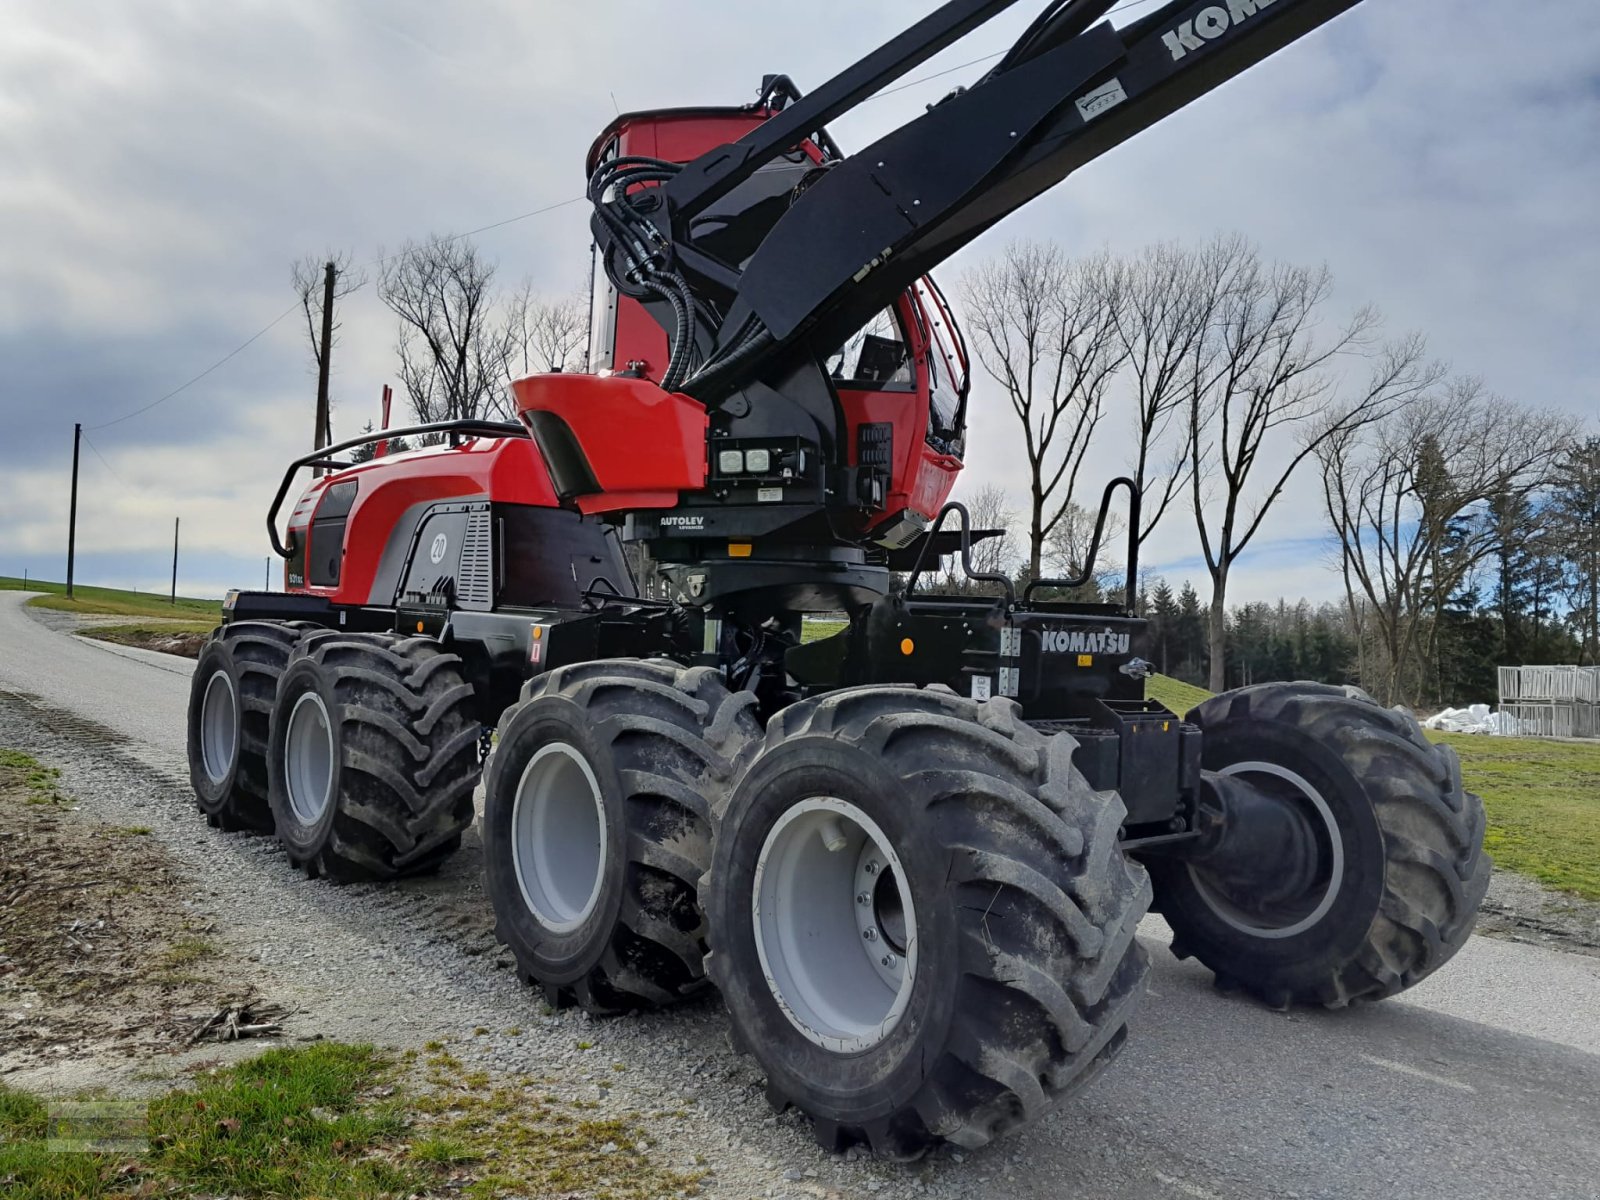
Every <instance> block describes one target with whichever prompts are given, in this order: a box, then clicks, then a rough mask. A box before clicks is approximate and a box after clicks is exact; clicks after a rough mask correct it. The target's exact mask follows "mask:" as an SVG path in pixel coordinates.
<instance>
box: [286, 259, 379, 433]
mask: <svg viewBox="0 0 1600 1200" xmlns="http://www.w3.org/2000/svg"><path fill="white" fill-rule="evenodd" d="M328 263H332V264H333V269H334V284H333V299H334V304H335V306H336V307H335V310H334V311H335V314H336V315H335V316H334V320H333V337H332V338H331V339H330V340H331V341H332V343H333V344H334V345H338V343H339V319H338V316H337V312H338V309H337V304H338V302H339V301H340V300H343V299H344V298H345V297H346V296H348V295H350V294H351V293H352V292H355V291H359V290H360V289H361V288H363V287H365V286H366V284H367V277H366V274H365V272H363V271H361V270H360V269H359V268H355V267H352V266H351V263H350V252H349V251H348V250H339V251H333V250H330V251H328V252H327V253H326V254H323V255H315V254H308V255H306V256H305V257H304V258H302V259H298V260H297V261H295V262H294V263H291V264H290V266H289V283H290V286H292V287H293V288H294V294H295V296H296V297H298V298H299V300H300V311H301V313H302V314H303V315H304V316H305V320H306V343H307V345H308V346H309V347H310V349H311V370H312V373H313V374H316V373H319V372H320V371H321V370H322V356H323V354H324V353H325V350H324V347H323V345H322V299H323V293H324V291H325V288H324V275H323V273H324V271H325V270H326V269H327V264H328ZM328 410H329V414H330V419H329V422H328V424H329V428H328V429H325V430H323V436H324V444H328V443H331V442H332V441H333V432H332V424H333V422H332V419H331V414H332V411H333V399H332V397H331V396H330V397H329V399H328ZM313 415H314V414H313ZM313 424H315V422H314V421H313Z"/></svg>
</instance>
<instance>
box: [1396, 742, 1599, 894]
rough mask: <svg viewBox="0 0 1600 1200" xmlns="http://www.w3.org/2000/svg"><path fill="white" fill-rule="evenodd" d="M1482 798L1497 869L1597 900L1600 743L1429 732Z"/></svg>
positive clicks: (1486, 838) (1488, 844) (1491, 851)
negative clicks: (1446, 748)
mask: <svg viewBox="0 0 1600 1200" xmlns="http://www.w3.org/2000/svg"><path fill="white" fill-rule="evenodd" d="M1428 737H1429V739H1430V740H1432V741H1435V742H1443V743H1444V744H1445V745H1447V746H1452V747H1454V748H1455V752H1456V753H1457V754H1458V755H1460V757H1461V778H1462V782H1463V783H1465V784H1466V786H1467V788H1468V790H1470V791H1474V792H1477V793H1478V795H1480V796H1482V797H1483V807H1484V809H1485V810H1486V812H1487V813H1488V817H1489V829H1488V833H1487V835H1486V837H1485V839H1484V844H1485V845H1486V846H1487V848H1488V850H1489V853H1490V854H1492V855H1493V856H1494V860H1495V864H1496V865H1497V866H1500V867H1503V868H1504V869H1506V870H1508V871H1515V872H1517V874H1519V875H1528V876H1530V877H1532V878H1534V879H1537V880H1538V881H1539V882H1540V883H1542V884H1544V885H1546V886H1547V887H1552V888H1556V889H1559V890H1560V891H1564V892H1571V893H1572V894H1574V895H1577V896H1582V897H1583V898H1584V899H1586V900H1600V744H1594V743H1590V744H1584V743H1580V742H1546V741H1540V740H1538V739H1535V738H1501V737H1484V736H1482V735H1473V734H1461V733H1429V734H1428Z"/></svg>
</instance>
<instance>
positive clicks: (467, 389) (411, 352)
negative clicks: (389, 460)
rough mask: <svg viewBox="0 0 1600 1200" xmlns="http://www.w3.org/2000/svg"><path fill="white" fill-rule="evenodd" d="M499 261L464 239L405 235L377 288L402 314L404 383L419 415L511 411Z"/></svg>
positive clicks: (423, 417)
mask: <svg viewBox="0 0 1600 1200" xmlns="http://www.w3.org/2000/svg"><path fill="white" fill-rule="evenodd" d="M493 281H494V264H493V263H491V262H489V261H487V260H486V259H484V258H482V257H481V256H480V255H479V254H478V250H477V248H476V247H475V246H473V245H472V243H471V242H469V241H467V240H466V239H464V238H448V237H441V236H439V235H437V234H435V235H432V236H430V237H429V238H427V240H425V241H422V242H408V243H407V244H406V245H405V246H403V247H402V248H401V250H400V252H399V253H398V254H396V255H393V256H392V257H390V258H388V259H386V260H385V262H384V265H383V269H382V272H381V274H380V275H379V278H378V295H379V297H380V298H381V299H382V300H383V302H384V303H385V304H386V305H388V306H389V308H390V310H391V311H392V312H393V313H394V314H395V316H396V317H398V318H399V327H400V328H399V335H398V340H397V342H396V346H395V348H396V351H397V352H398V354H399V356H400V383H401V386H403V387H404V388H405V389H406V396H407V398H408V399H409V400H410V403H411V408H412V411H413V412H414V413H415V414H416V417H417V419H418V420H419V421H445V420H458V419H471V418H479V417H487V416H509V415H510V412H511V410H510V408H509V406H508V405H507V403H506V398H505V390H504V388H503V386H502V384H503V381H504V380H505V376H506V359H507V355H508V353H509V338H508V335H507V332H506V328H505V326H504V324H503V323H501V322H499V321H497V320H496V319H495V313H494V303H495V296H494V293H493V291H492V290H491V284H492V283H493Z"/></svg>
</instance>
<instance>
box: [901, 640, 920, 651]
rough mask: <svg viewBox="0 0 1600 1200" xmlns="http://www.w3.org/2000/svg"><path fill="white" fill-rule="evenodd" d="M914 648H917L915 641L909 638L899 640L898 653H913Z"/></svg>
mask: <svg viewBox="0 0 1600 1200" xmlns="http://www.w3.org/2000/svg"><path fill="white" fill-rule="evenodd" d="M916 649H917V644H916V643H915V642H913V641H912V640H911V639H910V638H902V639H901V640H900V653H901V654H906V655H910V654H914V653H915V652H916Z"/></svg>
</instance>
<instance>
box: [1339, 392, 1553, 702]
mask: <svg viewBox="0 0 1600 1200" xmlns="http://www.w3.org/2000/svg"><path fill="white" fill-rule="evenodd" d="M1572 432H1573V423H1572V422H1571V420H1570V419H1568V418H1566V417H1562V416H1558V415H1555V414H1551V413H1545V412H1537V411H1532V410H1529V409H1526V408H1522V407H1519V406H1517V405H1514V404H1511V403H1508V402H1507V401H1505V400H1503V399H1501V398H1500V397H1498V396H1493V395H1490V394H1488V393H1487V392H1486V391H1485V390H1484V387H1483V385H1482V383H1481V382H1480V381H1478V380H1476V379H1454V380H1452V381H1450V383H1449V385H1448V387H1446V388H1445V389H1443V390H1442V391H1437V392H1433V393H1431V394H1429V395H1427V396H1425V397H1423V398H1422V399H1419V400H1418V401H1417V402H1416V403H1414V404H1411V405H1408V406H1405V407H1403V408H1400V409H1396V410H1392V411H1390V412H1388V413H1386V414H1385V415H1384V416H1383V417H1382V418H1381V419H1379V420H1377V421H1373V422H1368V423H1366V424H1364V425H1359V426H1357V425H1346V426H1344V427H1342V428H1339V429H1338V430H1336V431H1335V432H1334V433H1333V434H1332V435H1331V436H1330V437H1328V438H1327V439H1325V440H1324V441H1323V442H1322V443H1321V444H1320V445H1319V446H1318V447H1317V451H1316V453H1317V457H1318V458H1319V459H1320V460H1321V463H1322V470H1323V500H1324V504H1325V506H1326V508H1327V513H1328V519H1329V521H1330V522H1331V524H1332V526H1333V532H1334V536H1335V538H1336V539H1337V544H1338V554H1339V564H1340V569H1341V572H1342V575H1343V579H1344V586H1345V595H1346V600H1347V603H1348V604H1349V607H1350V611H1351V615H1352V619H1356V620H1359V621H1360V623H1361V624H1364V625H1368V626H1370V628H1371V629H1372V631H1373V633H1374V636H1375V640H1376V642H1377V649H1378V650H1379V651H1380V652H1381V656H1382V663H1381V666H1382V675H1381V677H1379V676H1378V675H1377V672H1373V678H1371V679H1368V678H1363V680H1362V682H1363V683H1364V684H1367V685H1368V686H1371V687H1372V688H1373V690H1374V691H1377V692H1378V693H1379V694H1380V697H1381V698H1382V699H1383V700H1384V701H1385V702H1386V703H1396V702H1399V701H1402V700H1408V699H1414V698H1415V697H1416V695H1417V694H1418V690H1419V689H1420V688H1421V687H1422V686H1423V684H1424V681H1425V678H1426V670H1427V663H1428V660H1429V658H1430V657H1431V654H1430V650H1431V647H1430V639H1431V638H1432V637H1434V636H1436V634H1437V630H1438V617H1439V614H1440V611H1441V610H1442V607H1443V605H1444V604H1445V603H1446V602H1447V601H1448V599H1449V597H1450V596H1452V595H1453V594H1454V593H1455V592H1456V591H1457V590H1458V589H1459V588H1460V587H1461V586H1462V584H1463V583H1464V582H1465V581H1466V580H1467V579H1468V577H1469V576H1470V575H1471V573H1472V572H1473V571H1474V569H1475V568H1477V566H1478V565H1479V564H1480V563H1482V562H1483V560H1484V559H1485V558H1486V557H1487V556H1488V555H1489V554H1491V553H1492V552H1493V550H1494V547H1495V545H1496V544H1497V538H1496V530H1495V522H1494V520H1493V517H1492V514H1491V513H1490V512H1489V504H1490V501H1491V499H1492V498H1494V497H1496V496H1505V495H1506V494H1508V493H1509V494H1511V495H1515V496H1524V497H1525V496H1527V495H1528V494H1530V493H1531V492H1533V491H1535V490H1537V489H1539V488H1541V487H1543V486H1545V485H1546V484H1547V483H1548V482H1549V481H1550V478H1551V476H1552V473H1553V471H1554V464H1555V461H1556V458H1557V456H1558V454H1559V453H1560V448H1561V447H1562V446H1563V445H1564V444H1565V443H1566V442H1567V440H1568V439H1569V438H1570V437H1571V436H1572ZM1430 618H1431V621H1430Z"/></svg>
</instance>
